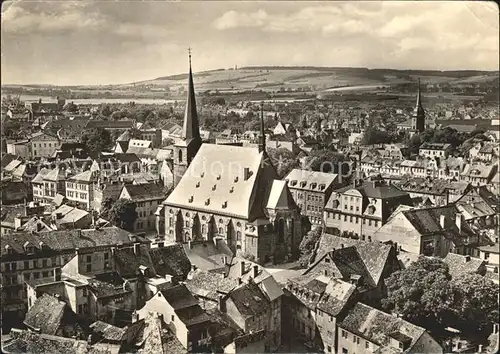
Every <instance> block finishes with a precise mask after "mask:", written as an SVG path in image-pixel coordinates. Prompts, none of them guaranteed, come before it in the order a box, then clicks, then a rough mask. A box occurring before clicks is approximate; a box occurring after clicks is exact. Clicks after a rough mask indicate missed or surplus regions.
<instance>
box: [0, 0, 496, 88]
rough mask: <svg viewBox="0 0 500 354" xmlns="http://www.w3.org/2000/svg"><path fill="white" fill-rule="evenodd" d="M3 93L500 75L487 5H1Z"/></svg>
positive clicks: (492, 18) (491, 7)
mask: <svg viewBox="0 0 500 354" xmlns="http://www.w3.org/2000/svg"><path fill="white" fill-rule="evenodd" d="M2 5H3V6H2V27H1V42H2V46H1V50H2V60H1V64H2V65H1V74H2V83H3V84H35V83H38V84H55V85H78V84H92V85H93V84H103V85H105V84H119V83H129V82H135V81H142V80H148V79H153V78H156V77H161V76H167V75H173V74H179V73H186V72H187V71H188V60H187V57H188V56H187V50H188V47H191V48H192V53H193V71H194V72H199V71H204V70H212V69H220V68H232V67H234V66H235V65H237V66H238V67H243V66H259V65H260V66H262V65H264V66H336V67H368V68H390V69H427V70H498V66H499V34H498V33H499V19H498V7H497V5H496V4H495V3H493V2H465V1H450V2H444V1H432V2H431V1H420V2H417V1H415V2H412V1H398V2H396V1H394V2H391V1H367V2H341V1H331V2H326V1H325V2H312V1H310V2H309V1H308V2H281V1H280V2H273V1H268V2H264V1H263V2H257V1H255V2H236V1H235V2H229V1H222V2H197V1H189V2H187V1H185V2H153V1H152V2H121V3H120V2H109V1H96V2H90V1H74V2H69V1H68V2H62V1H58V2H49V1H43V2H28V1H20V2H6V3H3V4H2Z"/></svg>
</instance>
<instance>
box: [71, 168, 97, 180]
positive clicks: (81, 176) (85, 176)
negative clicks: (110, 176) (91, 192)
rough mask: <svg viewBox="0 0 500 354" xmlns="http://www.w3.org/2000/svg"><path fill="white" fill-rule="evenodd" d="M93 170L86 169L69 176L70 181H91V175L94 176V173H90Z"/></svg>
mask: <svg viewBox="0 0 500 354" xmlns="http://www.w3.org/2000/svg"><path fill="white" fill-rule="evenodd" d="M92 172H93V171H91V170H88V171H85V172H82V173H79V174H77V175H75V176H73V177H71V178H70V180H72V181H79V182H91V181H92V177H93V176H95V174H93V173H92Z"/></svg>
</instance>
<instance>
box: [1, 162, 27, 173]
mask: <svg viewBox="0 0 500 354" xmlns="http://www.w3.org/2000/svg"><path fill="white" fill-rule="evenodd" d="M22 163H23V162H22V161H20V160H12V161H11V162H9V163H8V164H7V166H5V167H4V170H5V171H6V172H10V171H13V170H14V169H16V168H17V167H18V166H19V165H20V164H22Z"/></svg>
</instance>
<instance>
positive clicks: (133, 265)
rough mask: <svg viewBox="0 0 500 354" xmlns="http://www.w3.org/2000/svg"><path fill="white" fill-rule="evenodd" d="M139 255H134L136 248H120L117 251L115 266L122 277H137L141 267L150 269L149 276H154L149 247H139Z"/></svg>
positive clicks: (143, 245)
mask: <svg viewBox="0 0 500 354" xmlns="http://www.w3.org/2000/svg"><path fill="white" fill-rule="evenodd" d="M138 251H139V252H138V253H137V254H136V253H134V247H127V248H120V249H117V250H115V255H114V258H115V266H116V269H117V272H118V273H119V274H120V275H121V276H122V277H125V278H127V277H135V276H136V275H137V274H138V272H139V271H140V270H139V267H140V266H144V267H147V268H149V269H150V272H151V273H153V274H150V275H149V276H152V275H154V265H153V262H152V261H151V257H150V255H149V246H148V245H145V244H142V245H139V249H138Z"/></svg>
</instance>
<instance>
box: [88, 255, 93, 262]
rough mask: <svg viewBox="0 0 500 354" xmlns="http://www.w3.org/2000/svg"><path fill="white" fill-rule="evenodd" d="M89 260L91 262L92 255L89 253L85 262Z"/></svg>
mask: <svg viewBox="0 0 500 354" xmlns="http://www.w3.org/2000/svg"><path fill="white" fill-rule="evenodd" d="M90 262H92V256H91V255H88V256H87V263H90Z"/></svg>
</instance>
